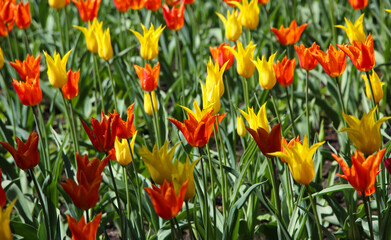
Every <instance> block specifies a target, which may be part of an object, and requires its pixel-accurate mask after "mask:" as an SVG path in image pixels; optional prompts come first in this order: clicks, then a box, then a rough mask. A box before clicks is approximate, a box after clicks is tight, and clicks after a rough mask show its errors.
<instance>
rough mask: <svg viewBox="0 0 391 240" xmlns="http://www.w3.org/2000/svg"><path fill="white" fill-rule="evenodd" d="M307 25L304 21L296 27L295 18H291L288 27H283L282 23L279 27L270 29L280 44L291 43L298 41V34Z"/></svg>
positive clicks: (299, 34)
mask: <svg viewBox="0 0 391 240" xmlns="http://www.w3.org/2000/svg"><path fill="white" fill-rule="evenodd" d="M307 25H308V24H307V23H304V24H303V25H301V26H300V27H299V28H297V23H296V20H293V21H292V22H291V25H290V26H289V27H288V28H284V25H281V27H280V29H276V28H270V30H272V31H273V32H274V34H276V37H277V40H278V41H279V42H280V43H281V44H283V45H291V44H295V43H296V42H297V41H299V39H300V36H301V34H302V33H303V31H304V29H305V28H306V27H307Z"/></svg>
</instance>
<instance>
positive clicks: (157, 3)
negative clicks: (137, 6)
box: [145, 0, 162, 12]
mask: <svg viewBox="0 0 391 240" xmlns="http://www.w3.org/2000/svg"><path fill="white" fill-rule="evenodd" d="M161 7H162V0H145V8H146V9H148V10H151V11H152V12H156V11H157V10H159V9H160V8H161Z"/></svg>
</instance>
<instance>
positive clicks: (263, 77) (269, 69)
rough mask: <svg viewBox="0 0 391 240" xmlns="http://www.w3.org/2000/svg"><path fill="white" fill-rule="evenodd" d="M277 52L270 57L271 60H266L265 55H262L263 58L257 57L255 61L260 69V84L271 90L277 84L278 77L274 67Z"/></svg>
mask: <svg viewBox="0 0 391 240" xmlns="http://www.w3.org/2000/svg"><path fill="white" fill-rule="evenodd" d="M275 56H276V53H274V54H272V55H271V56H270V57H269V61H266V59H265V56H262V60H260V59H259V57H258V58H257V61H256V62H255V61H253V62H254V63H255V66H256V67H257V70H258V75H259V85H261V87H263V88H264V89H267V90H270V89H272V88H273V87H274V85H276V82H277V79H276V74H275V72H274V68H273V61H274V57H275Z"/></svg>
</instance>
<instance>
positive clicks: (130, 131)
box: [114, 103, 136, 152]
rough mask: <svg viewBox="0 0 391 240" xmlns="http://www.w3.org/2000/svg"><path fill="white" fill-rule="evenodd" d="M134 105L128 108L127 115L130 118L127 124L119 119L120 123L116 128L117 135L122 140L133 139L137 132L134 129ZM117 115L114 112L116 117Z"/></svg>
mask: <svg viewBox="0 0 391 240" xmlns="http://www.w3.org/2000/svg"><path fill="white" fill-rule="evenodd" d="M133 109H134V103H133V104H132V105H130V106H129V107H128V109H127V110H126V113H127V115H128V118H127V119H126V122H125V121H124V120H122V119H121V118H120V117H118V123H117V128H116V133H115V135H116V136H117V137H119V138H122V139H130V138H132V137H133V135H134V134H135V132H136V129H135V127H134V112H133ZM115 114H116V112H115V110H114V115H115ZM114 152H115V151H114Z"/></svg>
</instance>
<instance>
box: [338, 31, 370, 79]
mask: <svg viewBox="0 0 391 240" xmlns="http://www.w3.org/2000/svg"><path fill="white" fill-rule="evenodd" d="M337 46H338V47H339V48H340V49H341V50H342V51H343V52H344V53H346V55H348V56H349V58H350V59H351V60H352V62H353V64H354V66H355V67H356V68H357V69H358V70H359V71H362V72H367V71H370V70H371V69H372V68H373V66H375V49H374V47H373V38H372V36H371V34H369V35H368V37H367V40H366V41H365V43H361V42H358V41H353V45H349V44H346V45H339V44H337Z"/></svg>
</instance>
